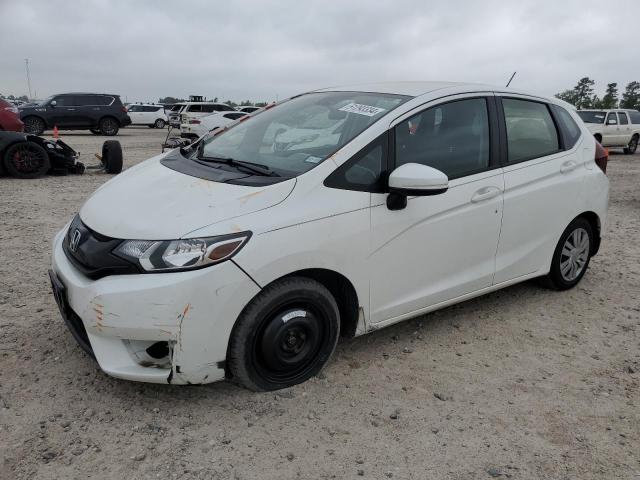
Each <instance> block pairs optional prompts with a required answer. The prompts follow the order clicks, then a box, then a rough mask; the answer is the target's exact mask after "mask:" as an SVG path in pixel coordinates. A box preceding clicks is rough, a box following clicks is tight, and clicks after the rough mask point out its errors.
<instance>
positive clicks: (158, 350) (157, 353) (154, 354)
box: [146, 341, 169, 360]
mask: <svg viewBox="0 0 640 480" xmlns="http://www.w3.org/2000/svg"><path fill="white" fill-rule="evenodd" d="M146 352H147V355H149V356H150V357H151V358H155V359H156V360H159V359H161V358H165V357H167V356H168V355H169V344H168V343H167V342H164V341H163V342H156V343H154V344H153V345H151V346H150V347H149V348H147V349H146Z"/></svg>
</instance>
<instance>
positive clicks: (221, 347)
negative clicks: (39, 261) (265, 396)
mask: <svg viewBox="0 0 640 480" xmlns="http://www.w3.org/2000/svg"><path fill="white" fill-rule="evenodd" d="M65 230H66V229H65ZM65 230H63V231H61V232H60V233H58V235H57V236H56V237H55V239H54V242H53V265H52V270H53V272H54V274H55V276H56V277H57V278H58V279H59V280H60V282H61V283H62V284H63V285H64V290H65V292H66V301H67V304H68V309H69V315H68V316H67V318H66V322H67V326H68V327H69V329H70V330H71V331H72V333H73V334H74V337H75V338H76V340H77V341H78V343H80V344H81V345H82V342H81V340H82V338H83V330H84V332H86V333H84V335H86V340H87V341H88V347H89V349H88V350H87V349H86V348H85V350H87V351H88V352H89V353H90V354H91V353H93V355H94V356H95V358H96V360H97V361H98V363H99V365H100V367H101V368H102V370H104V371H105V372H106V373H108V374H109V375H112V376H114V377H118V378H123V379H127V380H137V381H142V382H152V383H176V384H186V383H209V382H214V381H217V380H221V379H223V378H224V375H225V372H224V361H225V358H226V350H227V344H228V338H229V335H230V333H231V329H232V328H233V324H234V323H235V320H236V318H237V317H238V315H239V314H240V312H241V311H242V309H243V308H244V306H245V305H246V304H247V303H248V302H249V301H250V299H251V298H253V296H254V295H255V294H256V293H257V292H258V291H259V289H258V287H257V286H256V285H255V283H253V281H252V280H251V279H250V278H249V277H248V276H247V275H246V274H245V273H244V272H243V271H242V270H240V269H239V268H238V267H237V266H236V265H235V264H234V263H233V262H231V261H229V262H224V263H221V264H219V265H215V266H212V267H209V268H204V269H200V270H195V271H192V272H177V273H162V274H140V275H113V276H109V277H105V278H101V279H99V280H91V279H89V278H87V277H85V276H84V275H82V274H81V273H80V272H79V271H78V270H77V269H76V268H75V267H74V266H73V265H72V264H71V263H70V262H69V260H68V258H67V257H66V255H65V254H64V252H63V250H62V241H63V238H64V233H65ZM78 322H79V323H78ZM157 342H163V344H164V342H166V345H167V346H168V354H167V356H166V358H162V359H154V358H150V357H148V355H147V354H146V353H145V351H146V349H147V348H148V347H150V346H151V345H154V344H156V343H157Z"/></svg>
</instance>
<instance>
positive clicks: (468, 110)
mask: <svg viewBox="0 0 640 480" xmlns="http://www.w3.org/2000/svg"><path fill="white" fill-rule="evenodd" d="M489 140H490V136H489V115H488V112H487V101H486V100H485V99H484V98H470V99H465V100H457V101H454V102H450V103H445V104H443V105H438V106H436V107H432V108H429V109H427V110H425V111H423V112H421V113H419V114H417V115H414V116H413V117H411V118H409V119H407V120H404V121H403V122H401V123H400V124H398V125H397V126H396V127H395V142H396V167H398V166H400V165H403V164H405V163H420V164H423V165H428V166H430V167H433V168H435V169H437V170H440V171H441V172H444V173H445V174H446V175H447V176H448V177H449V179H453V178H459V177H463V176H465V175H470V174H472V173H477V172H480V171H482V170H486V169H487V168H488V167H489V152H490V150H489Z"/></svg>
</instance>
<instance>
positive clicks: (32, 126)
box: [19, 93, 131, 136]
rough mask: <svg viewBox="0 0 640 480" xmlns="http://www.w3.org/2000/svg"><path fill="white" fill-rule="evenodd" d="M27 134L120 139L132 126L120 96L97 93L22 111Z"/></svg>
mask: <svg viewBox="0 0 640 480" xmlns="http://www.w3.org/2000/svg"><path fill="white" fill-rule="evenodd" d="M19 111H20V119H21V120H22V121H23V122H24V131H25V132H26V133H31V134H34V135H41V134H42V133H43V132H44V131H46V130H52V129H53V128H54V127H58V129H59V130H90V131H91V132H92V133H94V134H96V135H107V136H112V135H117V133H118V130H119V129H120V128H122V127H126V126H127V125H130V124H131V119H130V118H129V115H127V109H126V108H125V107H124V105H123V104H122V102H121V101H120V96H118V95H111V94H98V93H64V94H60V95H53V96H51V97H49V98H47V99H46V100H44V101H43V102H41V103H39V104H37V105H31V106H28V107H26V106H24V107H20V108H19Z"/></svg>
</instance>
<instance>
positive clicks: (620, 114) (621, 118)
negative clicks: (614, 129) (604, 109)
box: [618, 112, 629, 125]
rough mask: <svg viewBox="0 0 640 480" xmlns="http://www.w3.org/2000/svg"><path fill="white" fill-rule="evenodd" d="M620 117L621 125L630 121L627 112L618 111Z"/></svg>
mask: <svg viewBox="0 0 640 480" xmlns="http://www.w3.org/2000/svg"><path fill="white" fill-rule="evenodd" d="M618 118H619V119H620V125H627V124H628V123H629V121H628V120H627V114H626V113H624V112H618Z"/></svg>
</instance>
